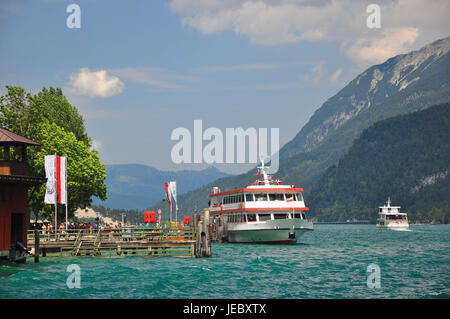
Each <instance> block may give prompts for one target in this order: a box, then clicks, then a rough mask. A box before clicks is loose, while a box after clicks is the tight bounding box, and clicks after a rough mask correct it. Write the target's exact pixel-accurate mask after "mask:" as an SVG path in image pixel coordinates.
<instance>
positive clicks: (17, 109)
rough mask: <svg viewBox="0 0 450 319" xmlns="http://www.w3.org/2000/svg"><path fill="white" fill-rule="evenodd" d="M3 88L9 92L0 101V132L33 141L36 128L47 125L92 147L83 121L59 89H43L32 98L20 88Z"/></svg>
mask: <svg viewBox="0 0 450 319" xmlns="http://www.w3.org/2000/svg"><path fill="white" fill-rule="evenodd" d="M6 88H7V89H8V92H7V93H6V94H5V95H4V96H1V97H0V125H1V126H2V127H3V128H5V129H7V130H9V131H11V132H14V133H16V134H19V135H23V136H26V137H28V138H31V139H33V137H34V136H35V135H36V127H37V125H36V124H37V123H41V122H44V121H48V122H49V123H55V124H56V125H58V126H60V127H62V128H63V129H64V130H65V131H66V132H72V133H73V134H75V137H76V138H77V140H79V141H82V142H83V143H84V144H85V145H86V146H88V147H89V146H90V145H91V140H90V138H89V137H88V135H87V133H86V129H85V127H84V120H83V117H82V116H81V115H80V114H79V113H78V110H77V109H76V107H74V106H72V105H71V104H70V103H69V101H68V100H67V99H66V97H65V96H64V95H63V93H62V90H61V89H60V88H56V89H55V88H53V87H50V88H48V89H47V88H45V87H44V88H42V90H41V91H40V92H39V93H37V94H35V95H33V96H32V95H31V94H30V93H27V92H25V90H24V89H23V88H21V87H16V86H6Z"/></svg>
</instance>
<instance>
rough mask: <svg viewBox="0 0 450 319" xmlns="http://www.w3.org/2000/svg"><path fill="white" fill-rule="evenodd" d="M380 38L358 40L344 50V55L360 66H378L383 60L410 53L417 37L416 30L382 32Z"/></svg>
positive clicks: (417, 31) (405, 29)
mask: <svg viewBox="0 0 450 319" xmlns="http://www.w3.org/2000/svg"><path fill="white" fill-rule="evenodd" d="M382 34H383V35H382V36H381V37H380V38H375V39H359V40H357V41H355V42H354V43H352V44H351V45H350V46H349V47H348V48H345V53H346V55H347V56H348V57H350V58H351V59H352V60H354V61H357V63H358V64H360V65H361V66H367V65H372V64H379V63H382V62H384V61H385V60H387V59H389V58H390V57H393V56H394V55H397V54H399V53H405V52H408V51H410V49H411V47H412V45H413V43H414V42H415V41H416V39H417V37H418V36H419V30H418V29H417V28H398V29H393V30H384V31H383V32H382Z"/></svg>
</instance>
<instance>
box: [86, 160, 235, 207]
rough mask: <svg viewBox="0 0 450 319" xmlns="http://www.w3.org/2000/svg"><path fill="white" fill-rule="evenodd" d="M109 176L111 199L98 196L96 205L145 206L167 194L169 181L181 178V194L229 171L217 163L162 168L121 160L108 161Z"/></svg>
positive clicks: (178, 181) (107, 184) (178, 191)
mask: <svg viewBox="0 0 450 319" xmlns="http://www.w3.org/2000/svg"><path fill="white" fill-rule="evenodd" d="M106 176H107V177H106V180H105V184H106V186H107V191H108V199H107V200H105V201H101V200H99V199H98V198H94V200H93V205H101V206H105V207H108V208H124V209H140V210H143V209H146V208H148V207H149V206H151V205H153V204H155V203H156V202H157V201H159V200H161V199H162V198H163V197H164V196H165V193H164V183H166V182H169V181H177V193H178V194H179V195H180V194H183V193H186V192H188V191H190V190H193V189H196V188H198V187H200V186H202V185H204V184H207V183H209V182H211V181H214V180H216V179H218V178H220V177H225V176H229V175H228V174H226V173H223V172H220V171H218V170H217V169H216V168H214V167H208V168H206V169H203V170H199V171H194V170H183V171H161V170H158V169H156V168H153V167H151V166H147V165H140V164H119V165H106Z"/></svg>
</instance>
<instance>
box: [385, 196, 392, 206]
mask: <svg viewBox="0 0 450 319" xmlns="http://www.w3.org/2000/svg"><path fill="white" fill-rule="evenodd" d="M386 203H387V205H388V207H390V206H391V197H388V200H387V202H386Z"/></svg>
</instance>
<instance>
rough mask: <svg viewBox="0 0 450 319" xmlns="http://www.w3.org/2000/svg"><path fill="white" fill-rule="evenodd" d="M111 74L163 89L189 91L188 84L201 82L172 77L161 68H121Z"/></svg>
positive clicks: (176, 76) (193, 78)
mask: <svg viewBox="0 0 450 319" xmlns="http://www.w3.org/2000/svg"><path fill="white" fill-rule="evenodd" d="M109 72H111V74H114V75H117V76H119V77H120V78H122V79H126V80H129V81H133V82H136V83H140V84H144V85H148V86H152V87H157V88H162V89H187V88H188V86H187V85H186V84H185V83H186V82H188V83H190V82H196V81H199V79H198V78H195V77H192V76H178V75H172V74H170V72H168V71H167V70H165V69H162V68H159V67H133V68H120V69H111V70H109Z"/></svg>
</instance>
